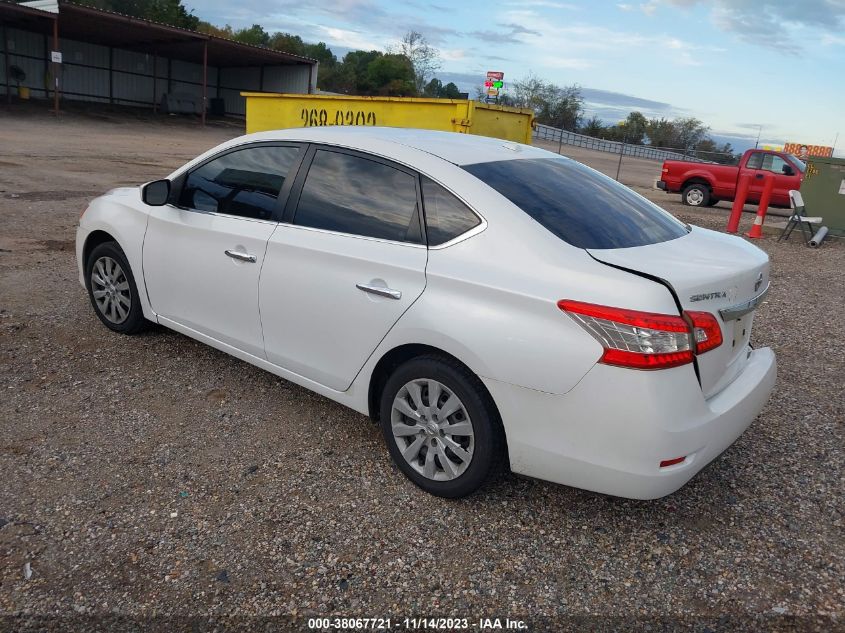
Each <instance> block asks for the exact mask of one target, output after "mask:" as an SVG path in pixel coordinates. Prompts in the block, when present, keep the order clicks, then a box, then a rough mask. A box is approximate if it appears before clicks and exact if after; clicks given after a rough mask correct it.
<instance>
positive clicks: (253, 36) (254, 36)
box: [232, 24, 270, 48]
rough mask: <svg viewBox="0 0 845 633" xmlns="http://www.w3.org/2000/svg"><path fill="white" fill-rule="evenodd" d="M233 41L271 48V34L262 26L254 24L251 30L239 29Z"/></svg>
mask: <svg viewBox="0 0 845 633" xmlns="http://www.w3.org/2000/svg"><path fill="white" fill-rule="evenodd" d="M232 39H233V40H235V41H236V42H241V43H243V44H251V45H253V46H263V47H265V48H267V47H269V46H270V34H269V33H268V32H267V31H265V30H264V27H262V26H261V25H260V24H253V25H252V26H251V27H249V28H243V29H238V30H237V31H235V33H234V35H233V36H232Z"/></svg>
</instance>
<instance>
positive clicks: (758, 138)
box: [754, 125, 763, 149]
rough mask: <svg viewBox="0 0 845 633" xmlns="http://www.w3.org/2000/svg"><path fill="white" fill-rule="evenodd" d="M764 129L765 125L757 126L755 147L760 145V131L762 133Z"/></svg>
mask: <svg viewBox="0 0 845 633" xmlns="http://www.w3.org/2000/svg"><path fill="white" fill-rule="evenodd" d="M762 131H763V126H762V125H758V126H757V142H756V143H754V149H757V148H758V147H760V133H761V132H762Z"/></svg>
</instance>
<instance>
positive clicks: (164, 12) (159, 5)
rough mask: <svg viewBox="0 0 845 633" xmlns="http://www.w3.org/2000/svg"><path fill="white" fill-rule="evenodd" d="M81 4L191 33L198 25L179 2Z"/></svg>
mask: <svg viewBox="0 0 845 633" xmlns="http://www.w3.org/2000/svg"><path fill="white" fill-rule="evenodd" d="M82 3H83V4H86V5H88V6H89V7H94V8H96V9H104V10H106V11H114V12H116V13H123V14H124V15H131V16H132V17H135V18H143V19H145V20H152V21H153V22H161V23H162V24H169V25H170V26H178V27H179V28H183V29H190V30H192V31H195V30H196V29H197V27H198V26H199V23H200V20H199V18H198V17H197V16H195V15H194V14H193V12H191V11H188V9H186V8H185V7H184V5H183V4H182V2H181V0H83V1H82Z"/></svg>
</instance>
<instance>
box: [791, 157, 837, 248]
mask: <svg viewBox="0 0 845 633" xmlns="http://www.w3.org/2000/svg"><path fill="white" fill-rule="evenodd" d="M801 197H802V198H803V199H804V207H805V209H806V211H805V213H806V214H807V215H816V216H821V217H822V218H823V221H822V224H823V225H824V226H826V227H827V228H828V229H829V230H830V232H831V234H834V235H840V236H843V235H845V159H842V158H822V157H816V156H813V157H811V158H809V159H808V160H807V171H806V173H805V174H804V181H803V182H802V183H801Z"/></svg>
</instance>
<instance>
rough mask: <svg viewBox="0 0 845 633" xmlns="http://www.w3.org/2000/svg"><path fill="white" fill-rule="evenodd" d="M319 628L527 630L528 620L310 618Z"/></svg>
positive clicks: (314, 627) (352, 629) (359, 629)
mask: <svg viewBox="0 0 845 633" xmlns="http://www.w3.org/2000/svg"><path fill="white" fill-rule="evenodd" d="M308 628H309V629H312V630H318V631H365V630H373V631H390V630H399V631H455V630H476V631H497V630H511V631H527V630H528V624H527V623H526V622H524V621H523V620H518V619H511V618H477V619H470V618H401V619H397V618H309V619H308Z"/></svg>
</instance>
